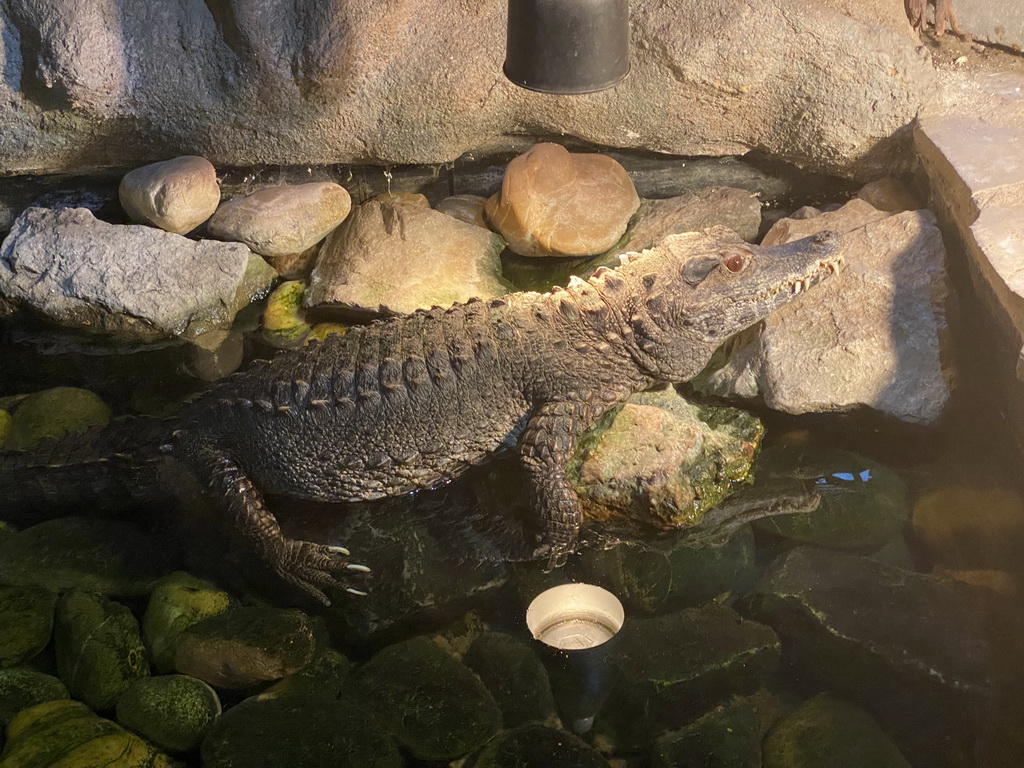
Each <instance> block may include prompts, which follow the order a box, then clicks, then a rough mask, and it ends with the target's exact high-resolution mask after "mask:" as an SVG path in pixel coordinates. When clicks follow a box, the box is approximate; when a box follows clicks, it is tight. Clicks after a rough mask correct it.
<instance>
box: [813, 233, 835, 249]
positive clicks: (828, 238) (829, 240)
mask: <svg viewBox="0 0 1024 768" xmlns="http://www.w3.org/2000/svg"><path fill="white" fill-rule="evenodd" d="M840 237H841V236H840V234H839V233H838V232H836V231H835V230H834V229H824V230H822V231H821V232H818V233H817V234H816V235H814V236H813V238H812V242H814V243H816V244H818V245H835V246H838V245H839V241H840Z"/></svg>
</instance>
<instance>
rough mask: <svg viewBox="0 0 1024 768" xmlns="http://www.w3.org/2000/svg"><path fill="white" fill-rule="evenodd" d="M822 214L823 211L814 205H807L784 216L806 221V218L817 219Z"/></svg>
mask: <svg viewBox="0 0 1024 768" xmlns="http://www.w3.org/2000/svg"><path fill="white" fill-rule="evenodd" d="M818 216H821V211H820V210H818V209H817V208H815V207H814V206H812V205H805V206H803V207H801V208H797V209H796V210H795V211H793V212H792V213H791V214H789V216H785V217H783V218H789V219H795V220H796V221H805V220H806V219H816V218H817V217H818Z"/></svg>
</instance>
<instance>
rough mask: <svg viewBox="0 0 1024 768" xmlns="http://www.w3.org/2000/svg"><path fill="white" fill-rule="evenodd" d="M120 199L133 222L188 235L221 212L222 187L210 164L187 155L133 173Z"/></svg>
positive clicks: (127, 177)
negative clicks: (217, 212)
mask: <svg viewBox="0 0 1024 768" xmlns="http://www.w3.org/2000/svg"><path fill="white" fill-rule="evenodd" d="M118 195H119V197H120V199H121V207H122V208H124V210H125V213H127V214H128V216H129V217H130V218H131V219H132V221H136V222H138V223H140V224H149V225H151V226H154V227H159V228H160V229H162V230H164V231H166V232H174V233H175V234H178V235H184V234H185V233H186V232H191V231H192V230H193V229H195V228H196V227H198V226H199V225H200V224H202V223H203V222H204V221H206V220H207V219H208V218H210V216H212V215H213V212H214V211H216V210H217V206H218V205H219V204H220V185H219V184H218V183H217V171H216V169H215V168H214V167H213V164H212V163H211V162H210V161H209V160H207V159H206V158H205V157H197V156H196V155H185V156H183V157H176V158H174V159H172V160H163V161H161V162H159V163H152V164H150V165H144V166H143V167H141V168H136V169H135V170H134V171H129V172H128V173H126V174H125V175H124V178H123V179H121V186H120V188H119V190H118Z"/></svg>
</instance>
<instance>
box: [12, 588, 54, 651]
mask: <svg viewBox="0 0 1024 768" xmlns="http://www.w3.org/2000/svg"><path fill="white" fill-rule="evenodd" d="M56 605H57V595H56V593H54V592H51V591H50V590H48V589H43V588H41V587H31V586H29V587H0V627H5V630H4V632H3V634H2V635H0V668H7V667H16V666H18V665H19V664H22V663H23V662H25V661H28V660H29V659H31V658H32V657H33V656H35V655H36V654H38V653H39V652H40V651H41V650H43V648H45V647H46V644H47V643H49V642H50V635H51V634H52V632H53V611H54V608H55V607H56Z"/></svg>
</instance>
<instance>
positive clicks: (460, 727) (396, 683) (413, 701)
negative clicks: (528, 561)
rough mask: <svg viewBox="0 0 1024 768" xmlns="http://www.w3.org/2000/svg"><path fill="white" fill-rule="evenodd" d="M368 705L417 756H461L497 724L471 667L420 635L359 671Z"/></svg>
mask: <svg viewBox="0 0 1024 768" xmlns="http://www.w3.org/2000/svg"><path fill="white" fill-rule="evenodd" d="M357 680H358V682H359V685H360V690H361V691H362V692H363V695H364V697H365V698H366V701H367V704H368V705H369V706H371V707H373V708H374V709H375V710H376V711H377V714H378V715H379V717H380V719H381V722H382V723H383V724H384V725H385V726H386V727H387V728H388V729H389V730H390V731H391V732H392V733H393V734H394V735H395V737H396V738H397V739H398V741H399V742H400V743H401V744H402V745H404V746H405V747H406V748H407V749H408V750H409V751H410V752H411V753H412V754H413V755H414V756H415V757H417V758H419V759H421V760H434V761H447V760H454V759H456V758H459V757H462V756H463V755H465V754H468V753H469V752H471V751H473V750H474V749H476V748H477V747H479V746H481V745H482V744H483V743H484V742H485V741H487V740H488V739H489V738H490V737H491V736H493V735H494V734H495V733H496V732H497V730H498V727H499V725H500V722H501V711H500V710H499V709H498V705H497V704H496V703H495V701H494V698H493V697H492V696H491V694H490V693H489V692H488V691H487V689H486V688H485V687H484V686H483V683H481V682H480V679H479V678H478V677H477V676H476V675H474V674H473V673H472V672H471V671H470V669H469V668H468V667H467V666H466V665H465V664H463V663H462V662H460V661H459V660H458V659H456V658H454V657H453V656H451V655H450V654H448V653H447V652H446V651H443V650H442V649H441V648H439V647H438V646H437V645H435V644H434V643H433V642H431V641H430V640H428V639H426V638H424V637H414V638H413V639H411V640H407V641H405V642H402V643H397V644H395V645H392V646H388V647H387V648H385V649H384V650H382V651H379V652H378V653H377V654H376V655H375V656H374V657H373V658H372V659H370V660H369V661H368V662H366V664H364V665H363V667H362V668H361V669H360V670H359V673H358V676H357Z"/></svg>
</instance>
